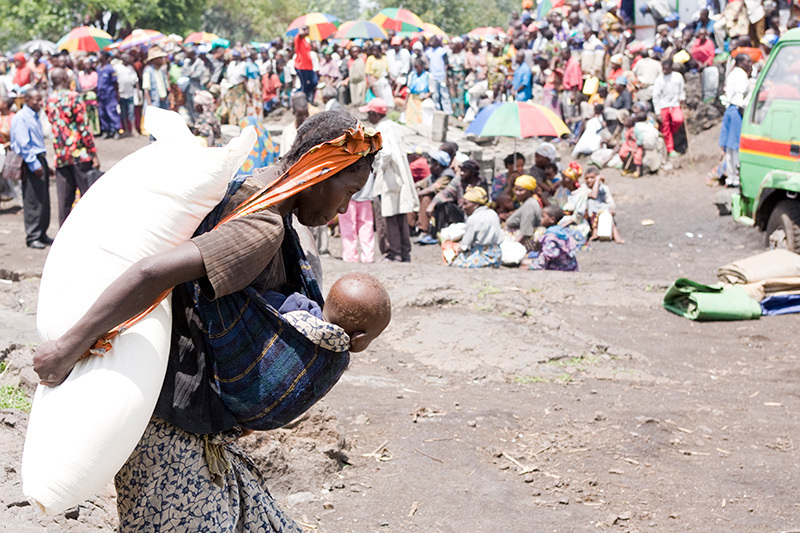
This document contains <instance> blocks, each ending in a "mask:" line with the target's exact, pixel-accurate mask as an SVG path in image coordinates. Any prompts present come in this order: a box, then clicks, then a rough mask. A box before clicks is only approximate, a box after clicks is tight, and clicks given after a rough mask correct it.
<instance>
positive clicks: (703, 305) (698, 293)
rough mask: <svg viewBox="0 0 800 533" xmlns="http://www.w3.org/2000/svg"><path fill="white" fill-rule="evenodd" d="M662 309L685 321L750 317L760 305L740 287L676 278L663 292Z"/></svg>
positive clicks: (756, 312) (745, 318)
mask: <svg viewBox="0 0 800 533" xmlns="http://www.w3.org/2000/svg"><path fill="white" fill-rule="evenodd" d="M664 309H666V310H667V311H671V312H673V313H675V314H676V315H680V316H682V317H684V318H688V319H689V320H698V321H711V320H751V319H754V318H759V317H760V316H761V306H760V305H759V304H758V302H757V301H755V300H754V299H753V298H751V297H750V296H749V295H748V294H747V292H746V291H745V290H744V289H743V288H742V287H740V286H736V285H733V286H723V285H721V284H716V285H703V284H702V283H697V282H695V281H692V280H689V279H686V278H680V279H678V280H677V281H676V282H675V283H673V284H672V287H670V288H669V289H668V290H667V294H665V295H664Z"/></svg>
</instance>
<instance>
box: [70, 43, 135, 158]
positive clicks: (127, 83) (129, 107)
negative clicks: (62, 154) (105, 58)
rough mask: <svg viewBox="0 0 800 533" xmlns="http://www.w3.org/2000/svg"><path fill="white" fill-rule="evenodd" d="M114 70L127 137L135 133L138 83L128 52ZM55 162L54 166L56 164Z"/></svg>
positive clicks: (123, 125)
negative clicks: (134, 103) (135, 102)
mask: <svg viewBox="0 0 800 533" xmlns="http://www.w3.org/2000/svg"><path fill="white" fill-rule="evenodd" d="M114 72H116V74H117V82H118V85H119V110H120V119H121V121H122V129H123V130H125V134H124V135H125V136H126V137H129V136H131V135H135V134H136V128H135V127H134V105H133V94H134V92H135V91H136V85H138V84H139V75H138V74H136V69H135V68H133V59H131V55H130V54H122V62H121V63H119V64H117V65H115V66H114ZM57 163H58V162H56V166H58V164H57Z"/></svg>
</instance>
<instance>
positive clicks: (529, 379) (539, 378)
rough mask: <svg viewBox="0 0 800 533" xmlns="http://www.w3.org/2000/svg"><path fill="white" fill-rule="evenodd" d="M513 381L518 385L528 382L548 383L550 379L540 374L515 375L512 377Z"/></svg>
mask: <svg viewBox="0 0 800 533" xmlns="http://www.w3.org/2000/svg"><path fill="white" fill-rule="evenodd" d="M514 382H515V383H519V384H520V385H528V384H529V383H550V380H549V379H547V378H543V377H542V376H517V377H515V378H514Z"/></svg>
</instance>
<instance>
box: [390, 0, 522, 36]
mask: <svg viewBox="0 0 800 533" xmlns="http://www.w3.org/2000/svg"><path fill="white" fill-rule="evenodd" d="M378 4H379V6H380V9H383V8H385V7H397V6H398V2H397V0H379V2H378ZM402 7H403V8H405V9H408V10H410V11H413V12H414V13H416V14H417V15H419V16H420V18H422V20H424V21H425V22H432V23H433V24H436V25H437V26H439V27H440V28H442V29H443V30H444V31H445V32H447V33H448V34H452V35H462V34H465V33H467V32H468V31H470V30H472V29H474V28H477V27H480V26H500V27H501V28H506V27H507V26H508V23H509V20H510V18H511V12H512V11H515V10H519V8H520V3H519V2H518V1H516V0H404V1H403V2H402Z"/></svg>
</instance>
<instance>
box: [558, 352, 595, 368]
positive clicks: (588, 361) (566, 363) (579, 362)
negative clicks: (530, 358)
mask: <svg viewBox="0 0 800 533" xmlns="http://www.w3.org/2000/svg"><path fill="white" fill-rule="evenodd" d="M599 360H600V358H599V357H597V356H596V355H586V356H584V355H579V356H576V357H567V358H565V359H556V360H555V361H548V362H547V364H548V365H550V366H555V367H559V368H566V367H570V368H577V369H578V370H586V367H587V366H591V365H594V364H595V363H597V361H599Z"/></svg>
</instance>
